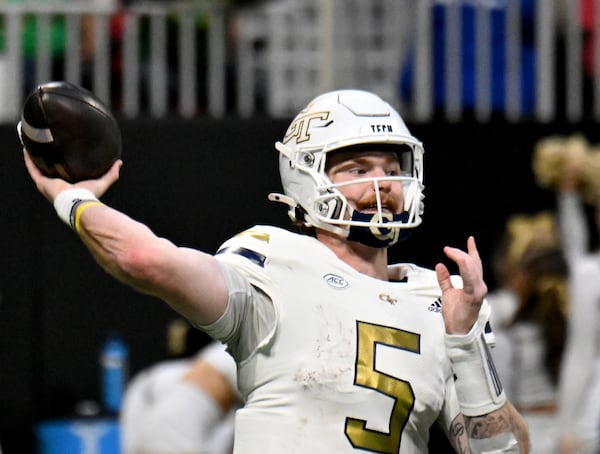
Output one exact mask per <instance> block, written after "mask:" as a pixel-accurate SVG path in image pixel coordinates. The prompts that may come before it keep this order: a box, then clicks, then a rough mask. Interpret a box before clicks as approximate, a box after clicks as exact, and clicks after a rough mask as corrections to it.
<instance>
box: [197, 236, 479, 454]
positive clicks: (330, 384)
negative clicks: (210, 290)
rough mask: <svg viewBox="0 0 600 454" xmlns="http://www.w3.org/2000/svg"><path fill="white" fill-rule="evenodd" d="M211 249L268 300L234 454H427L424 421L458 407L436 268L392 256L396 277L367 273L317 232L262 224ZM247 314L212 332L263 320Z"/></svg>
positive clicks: (229, 335)
mask: <svg viewBox="0 0 600 454" xmlns="http://www.w3.org/2000/svg"><path fill="white" fill-rule="evenodd" d="M216 257H217V258H218V260H220V261H221V262H222V263H226V264H229V266H233V267H234V268H235V269H236V270H238V271H239V272H241V273H243V274H244V275H245V276H246V278H247V279H248V281H249V282H250V284H251V285H252V286H254V287H256V288H258V289H260V290H261V291H262V292H264V293H265V294H266V295H268V296H269V297H270V299H271V300H272V301H273V304H274V307H275V318H276V320H275V323H274V327H271V328H270V329H269V330H268V332H267V334H266V335H265V336H263V338H262V340H261V341H260V342H258V345H257V346H256V348H255V349H254V350H253V352H252V353H251V354H250V356H249V357H248V358H246V359H244V360H242V361H240V362H239V364H238V386H239V388H240V391H241V392H242V395H243V396H244V399H245V401H246V403H245V406H244V408H242V409H240V410H238V412H237V414H236V422H235V424H236V427H235V451H234V452H235V453H236V454H255V453H257V452H260V453H264V454H281V453H285V454H294V453H302V454H306V453H311V454H318V453H327V454H331V453H336V454H339V453H357V452H376V453H402V454H414V453H419V452H423V453H425V452H427V443H428V434H429V428H430V426H432V425H433V424H434V423H435V422H436V420H438V421H439V422H440V423H441V424H442V425H443V427H444V429H447V427H448V425H449V423H450V421H451V420H452V419H453V418H454V417H455V416H456V415H457V414H458V413H459V412H460V409H459V406H458V402H457V399H456V392H455V388H454V380H453V374H452V369H451V366H450V362H449V360H448V357H447V355H446V349H445V346H444V322H443V319H442V314H441V299H440V298H441V290H440V288H439V285H438V282H437V279H436V275H435V272H434V271H432V270H429V269H425V268H421V267H418V266H415V265H411V264H399V265H393V267H394V268H396V270H395V272H394V274H396V272H397V271H400V273H398V274H399V275H403V276H404V279H402V280H401V281H399V282H387V281H381V280H378V279H373V278H371V277H368V276H366V275H364V274H361V273H359V272H357V271H356V270H355V269H353V268H352V267H350V266H349V265H347V264H346V263H345V262H343V261H341V260H339V259H338V258H337V257H336V255H335V254H334V253H333V252H332V251H331V250H330V249H329V248H327V247H326V246H324V245H323V244H321V243H320V242H319V241H318V240H316V239H315V238H312V237H310V236H306V235H299V234H295V233H292V232H289V231H287V230H284V229H279V228H276V227H267V226H255V227H253V228H252V229H249V230H247V231H245V232H243V233H241V234H239V235H237V236H235V237H233V238H231V239H230V240H228V241H227V242H225V243H224V244H223V246H222V247H221V248H220V250H219V253H218V254H217V255H216ZM398 268H399V269H398ZM453 279H454V280H455V283H456V284H457V285H460V280H457V279H456V277H454V278H453ZM230 301H231V300H230ZM263 301H264V300H263ZM254 302H256V301H254ZM230 306H231V304H230ZM240 306H241V304H240ZM486 309H487V307H486ZM242 312H243V316H241V313H242ZM482 314H486V315H485V317H487V316H488V315H489V314H488V312H486V311H482ZM235 315H237V316H235ZM251 315H252V314H251V313H250V312H249V311H248V308H247V307H244V308H233V309H232V308H228V310H227V311H226V313H225V315H224V316H223V317H221V319H219V320H218V321H217V322H216V323H215V324H213V325H212V326H211V327H210V329H209V331H210V334H211V335H213V336H215V337H219V338H222V339H226V340H227V342H228V343H230V344H232V343H235V342H236V339H237V340H239V339H240V338H244V337H245V336H244V334H242V333H240V331H243V330H248V324H259V323H261V321H260V320H261V318H260V317H252V316H251ZM484 323H485V321H484ZM252 329H254V330H255V331H256V332H260V329H256V327H254V328H252ZM232 339H233V342H232ZM232 349H234V347H232Z"/></svg>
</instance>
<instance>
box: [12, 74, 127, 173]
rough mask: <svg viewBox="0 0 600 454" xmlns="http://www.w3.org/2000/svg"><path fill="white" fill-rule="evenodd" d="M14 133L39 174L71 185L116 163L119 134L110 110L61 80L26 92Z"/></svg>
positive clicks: (119, 143)
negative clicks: (15, 132) (38, 170)
mask: <svg viewBox="0 0 600 454" xmlns="http://www.w3.org/2000/svg"><path fill="white" fill-rule="evenodd" d="M18 133H19V138H20V140H21V143H22V144H23V146H24V147H25V149H26V150H27V152H28V153H29V155H30V156H31V159H32V160H33V162H34V163H35V165H36V166H37V167H38V168H39V169H40V171H41V172H42V173H43V174H44V175H46V176H48V177H57V178H62V179H64V180H66V181H69V182H71V183H75V182H77V181H82V180H89V179H95V178H98V177H100V176H102V175H103V174H104V173H106V171H107V170H108V169H109V168H110V167H111V165H112V164H113V163H114V162H115V161H116V160H117V159H120V158H121V148H122V141H121V129H120V127H119V124H118V123H117V120H116V119H115V117H114V116H113V114H112V112H111V111H110V109H109V108H108V107H107V106H106V105H105V104H104V103H103V102H102V101H101V100H100V99H98V98H97V97H96V96H95V95H94V94H93V93H92V92H90V91H89V90H86V89H85V88H83V87H80V86H78V85H75V84H72V83H69V82H65V81H53V82H48V83H45V84H42V85H38V86H37V87H36V88H35V89H34V90H32V92H31V93H29V95H28V96H27V97H26V99H25V102H24V104H23V108H22V110H21V121H20V123H19V126H18Z"/></svg>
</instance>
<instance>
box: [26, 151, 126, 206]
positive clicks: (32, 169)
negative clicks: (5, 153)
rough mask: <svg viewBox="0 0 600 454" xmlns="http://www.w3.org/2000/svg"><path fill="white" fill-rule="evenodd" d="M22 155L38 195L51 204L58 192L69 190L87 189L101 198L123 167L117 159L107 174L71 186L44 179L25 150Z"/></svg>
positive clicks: (56, 179)
mask: <svg viewBox="0 0 600 454" xmlns="http://www.w3.org/2000/svg"><path fill="white" fill-rule="evenodd" d="M23 155H24V158H25V166H26V167H27V171H28V172H29V175H30V176H31V179H32V180H33V182H34V183H35V186H36V188H37V190H38V191H40V193H41V194H42V195H43V196H44V197H46V198H47V199H48V200H49V201H50V202H51V203H52V202H54V199H55V198H56V196H57V195H58V193H59V192H61V191H64V190H65V189H69V188H85V189H89V190H90V191H92V193H93V194H94V195H95V196H96V197H98V198H99V197H101V196H102V194H104V193H105V192H106V191H107V190H108V188H110V187H111V186H112V185H113V184H114V183H115V182H116V181H117V180H118V179H119V172H120V170H121V166H122V165H123V161H121V160H120V159H119V160H117V161H116V162H115V163H114V164H113V165H112V167H111V168H110V169H109V170H108V172H106V173H105V174H104V175H103V176H101V177H100V178H98V179H96V180H85V181H80V182H78V183H75V184H71V183H69V182H67V181H65V180H62V179H60V178H48V177H46V176H45V175H43V174H42V172H40V170H39V169H38V168H37V167H36V166H35V164H34V163H33V161H32V160H31V158H30V157H29V153H27V150H23Z"/></svg>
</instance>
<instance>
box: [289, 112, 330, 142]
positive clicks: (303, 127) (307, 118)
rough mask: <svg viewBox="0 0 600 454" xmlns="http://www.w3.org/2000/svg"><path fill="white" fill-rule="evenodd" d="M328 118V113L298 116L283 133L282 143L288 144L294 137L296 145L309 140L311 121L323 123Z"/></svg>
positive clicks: (310, 113)
mask: <svg viewBox="0 0 600 454" xmlns="http://www.w3.org/2000/svg"><path fill="white" fill-rule="evenodd" d="M328 118H329V112H309V113H307V114H306V115H300V116H298V117H297V118H296V120H295V121H294V122H293V123H292V124H291V125H290V127H289V128H288V130H287V132H286V133H285V137H284V138H283V143H288V142H289V141H290V140H292V139H293V138H294V137H295V138H296V143H301V142H306V141H307V140H309V139H310V132H309V130H310V126H311V123H312V121H313V120H321V121H325V120H327V119H328Z"/></svg>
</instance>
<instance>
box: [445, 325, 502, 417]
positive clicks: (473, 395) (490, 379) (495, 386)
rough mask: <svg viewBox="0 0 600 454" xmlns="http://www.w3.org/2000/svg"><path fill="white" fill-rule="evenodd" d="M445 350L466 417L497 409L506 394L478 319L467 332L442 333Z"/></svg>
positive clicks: (459, 400)
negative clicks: (463, 333) (462, 333)
mask: <svg viewBox="0 0 600 454" xmlns="http://www.w3.org/2000/svg"><path fill="white" fill-rule="evenodd" d="M445 343H446V351H447V352H448V357H449V358H450V361H451V363H452V368H453V370H454V375H455V383H456V394H457V396H458V402H459V403H460V407H461V409H462V412H463V414H464V415H466V416H480V415H485V414H487V413H490V412H492V411H494V410H498V409H499V408H500V407H502V406H503V405H504V404H505V403H506V394H505V393H504V389H503V388H502V384H501V383H500V378H499V377H498V373H497V371H496V367H495V366H494V362H493V360H492V356H491V354H490V350H489V347H488V345H487V343H486V341H485V338H484V335H483V328H482V325H481V322H479V321H478V322H477V323H475V325H474V326H473V328H472V329H471V331H470V332H469V333H468V334H466V335H450V334H446V336H445Z"/></svg>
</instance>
